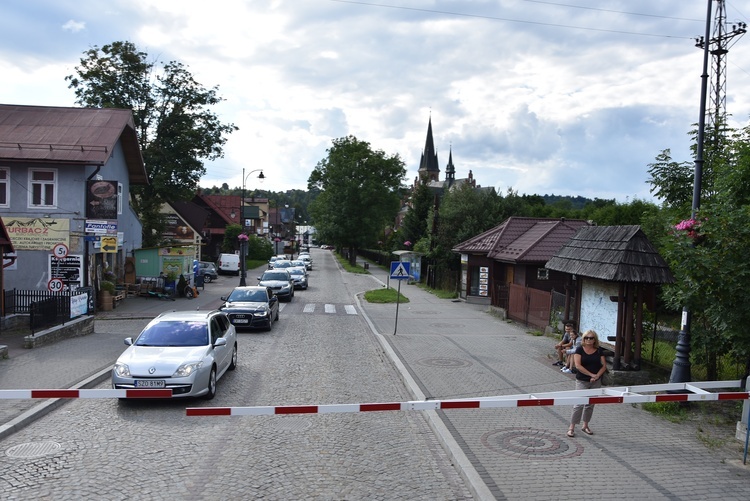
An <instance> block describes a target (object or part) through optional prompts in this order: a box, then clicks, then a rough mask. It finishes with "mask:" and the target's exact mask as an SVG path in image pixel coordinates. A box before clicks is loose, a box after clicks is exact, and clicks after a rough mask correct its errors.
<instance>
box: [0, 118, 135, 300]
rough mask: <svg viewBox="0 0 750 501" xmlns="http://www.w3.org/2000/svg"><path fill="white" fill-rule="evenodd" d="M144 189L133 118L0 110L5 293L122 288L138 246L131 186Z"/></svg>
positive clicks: (1, 203)
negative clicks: (104, 284) (109, 283)
mask: <svg viewBox="0 0 750 501" xmlns="http://www.w3.org/2000/svg"><path fill="white" fill-rule="evenodd" d="M147 183H148V176H147V174H146V168H145V165H144V163H143V158H142V157H141V151H140V146H139V143H138V137H137V134H136V130H135V124H134V122H133V116H132V112H131V111H130V110H122V109H111V108H109V109H95V108H62V107H48V106H19V105H0V217H2V222H3V223H4V225H5V227H6V229H7V232H8V236H9V238H10V240H11V242H12V245H13V248H14V250H15V253H16V255H15V259H5V260H4V270H3V277H4V281H5V284H4V285H5V288H6V289H11V288H16V289H47V288H50V287H55V286H59V284H60V281H62V284H63V287H64V288H68V289H71V290H74V289H76V288H78V287H85V286H97V284H98V281H99V280H101V279H102V277H103V276H108V277H111V276H112V275H114V277H116V278H117V279H118V280H121V281H122V280H124V277H125V274H126V273H127V272H128V271H129V270H128V267H131V268H132V265H133V263H132V259H133V258H132V255H133V251H134V250H135V249H138V248H140V247H141V242H142V227H141V223H140V221H139V220H138V216H137V215H136V213H135V211H134V210H133V209H132V208H131V206H130V197H129V193H130V187H131V186H133V185H144V184H147ZM6 258H7V256H6ZM53 279H59V280H53Z"/></svg>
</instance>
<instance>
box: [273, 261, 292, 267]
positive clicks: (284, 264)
mask: <svg viewBox="0 0 750 501" xmlns="http://www.w3.org/2000/svg"><path fill="white" fill-rule="evenodd" d="M291 265H292V263H290V262H289V261H281V260H279V261H276V262H275V263H273V267H274V268H289V267H290V266H291Z"/></svg>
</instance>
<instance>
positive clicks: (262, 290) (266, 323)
mask: <svg viewBox="0 0 750 501" xmlns="http://www.w3.org/2000/svg"><path fill="white" fill-rule="evenodd" d="M221 300H222V301H224V304H223V305H222V306H221V307H220V308H219V309H220V310H221V311H223V312H224V313H226V314H227V317H229V321H230V322H231V323H232V325H234V328H235V330H239V329H258V328H262V329H266V330H269V331H270V330H271V329H272V328H273V322H274V320H278V319H279V298H278V297H276V296H275V295H274V293H273V292H272V291H271V290H270V289H269V288H268V287H260V286H247V287H235V288H234V290H233V291H232V293H231V294H229V296H227V297H222V298H221Z"/></svg>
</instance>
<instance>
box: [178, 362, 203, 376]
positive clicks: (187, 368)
mask: <svg viewBox="0 0 750 501" xmlns="http://www.w3.org/2000/svg"><path fill="white" fill-rule="evenodd" d="M201 367H203V362H191V363H188V364H182V365H181V366H179V367H178V368H177V370H176V371H174V374H173V377H188V376H190V375H191V374H192V373H194V372H196V371H197V370H198V369H200V368H201Z"/></svg>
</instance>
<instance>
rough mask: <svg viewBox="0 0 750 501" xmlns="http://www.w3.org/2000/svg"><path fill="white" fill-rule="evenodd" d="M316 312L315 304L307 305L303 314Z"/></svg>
mask: <svg viewBox="0 0 750 501" xmlns="http://www.w3.org/2000/svg"><path fill="white" fill-rule="evenodd" d="M314 311H315V303H307V304H306V305H305V308H304V309H303V310H302V312H303V313H312V312H314Z"/></svg>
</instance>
